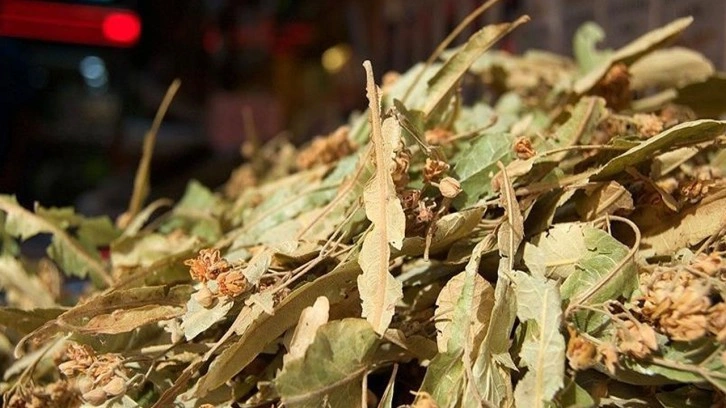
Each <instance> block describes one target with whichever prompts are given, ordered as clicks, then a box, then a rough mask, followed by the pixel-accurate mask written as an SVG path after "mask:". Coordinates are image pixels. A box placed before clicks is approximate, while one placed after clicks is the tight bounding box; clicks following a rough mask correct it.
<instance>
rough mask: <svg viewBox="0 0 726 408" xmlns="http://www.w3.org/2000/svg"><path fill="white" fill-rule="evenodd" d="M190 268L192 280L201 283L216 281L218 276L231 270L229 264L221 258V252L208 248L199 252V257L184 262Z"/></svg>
mask: <svg viewBox="0 0 726 408" xmlns="http://www.w3.org/2000/svg"><path fill="white" fill-rule="evenodd" d="M184 265H187V266H189V274H190V275H192V279H194V280H198V281H200V282H206V281H208V280H214V279H216V278H217V276H218V275H219V274H220V273H222V272H225V271H227V270H228V269H229V263H227V261H226V260H225V259H224V258H222V257H220V256H219V250H218V249H213V248H208V249H202V250H201V251H199V256H197V257H196V258H192V259H187V260H186V261H184Z"/></svg>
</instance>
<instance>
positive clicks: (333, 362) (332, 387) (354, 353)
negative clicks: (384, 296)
mask: <svg viewBox="0 0 726 408" xmlns="http://www.w3.org/2000/svg"><path fill="white" fill-rule="evenodd" d="M378 345H379V340H378V335H377V334H376V332H375V331H373V328H372V327H371V326H370V324H369V323H368V322H367V321H365V320H361V319H350V318H349V319H343V320H336V321H333V322H330V323H327V324H325V325H323V326H321V327H320V328H319V329H318V331H317V334H316V336H315V340H314V341H313V343H312V344H310V346H309V347H308V348H307V351H306V352H305V357H304V358H301V359H296V360H292V361H288V364H286V365H285V367H284V368H283V369H282V371H280V373H279V374H278V375H277V377H276V378H275V388H276V389H277V391H278V392H279V393H280V396H281V398H282V402H283V403H284V404H285V406H286V407H291V408H294V407H311V408H312V407H315V408H317V407H320V406H323V405H326V404H328V405H329V406H332V407H353V406H358V405H359V404H360V401H361V381H362V379H363V376H365V375H366V374H367V373H368V371H369V370H371V368H372V364H373V363H374V361H375V360H374V354H373V351H375V349H376V348H377V347H378Z"/></svg>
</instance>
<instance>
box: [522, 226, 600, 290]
mask: <svg viewBox="0 0 726 408" xmlns="http://www.w3.org/2000/svg"><path fill="white" fill-rule="evenodd" d="M585 228H587V226H586V225H585V224H580V223H564V224H555V225H553V226H552V228H550V229H548V230H547V231H545V232H543V233H541V234H539V235H537V236H535V237H533V238H532V240H531V242H527V243H526V244H525V245H524V253H523V258H524V263H525V264H526V265H527V268H528V269H529V271H530V272H531V273H532V275H535V276H542V277H546V278H550V279H553V278H554V279H566V278H567V277H569V276H570V275H572V274H573V273H575V272H576V271H577V263H578V261H579V260H580V259H581V258H582V257H583V256H585V255H586V254H587V252H588V247H587V244H586V243H585V238H584V229H585Z"/></svg>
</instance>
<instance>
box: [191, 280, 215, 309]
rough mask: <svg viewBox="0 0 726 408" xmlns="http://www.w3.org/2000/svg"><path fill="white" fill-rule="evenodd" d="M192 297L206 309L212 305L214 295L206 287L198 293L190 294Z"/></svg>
mask: <svg viewBox="0 0 726 408" xmlns="http://www.w3.org/2000/svg"><path fill="white" fill-rule="evenodd" d="M192 297H193V298H194V300H196V301H197V303H199V304H200V305H202V307H204V308H208V307H210V306H212V303H214V295H213V294H212V291H211V290H209V288H208V287H207V286H206V285H205V286H202V287H201V288H200V289H199V290H198V291H196V292H194V294H192Z"/></svg>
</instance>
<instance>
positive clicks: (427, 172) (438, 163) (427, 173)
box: [423, 158, 449, 183]
mask: <svg viewBox="0 0 726 408" xmlns="http://www.w3.org/2000/svg"><path fill="white" fill-rule="evenodd" d="M447 171H449V164H448V163H446V162H445V161H442V160H436V159H430V158H427V159H426V164H425V165H424V170H423V177H424V181H425V182H426V183H431V182H437V181H439V180H441V177H443V175H444V174H445V173H446V172H447Z"/></svg>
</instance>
